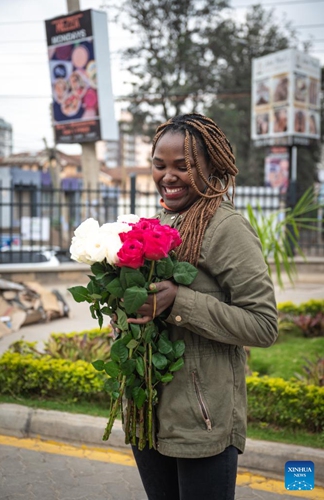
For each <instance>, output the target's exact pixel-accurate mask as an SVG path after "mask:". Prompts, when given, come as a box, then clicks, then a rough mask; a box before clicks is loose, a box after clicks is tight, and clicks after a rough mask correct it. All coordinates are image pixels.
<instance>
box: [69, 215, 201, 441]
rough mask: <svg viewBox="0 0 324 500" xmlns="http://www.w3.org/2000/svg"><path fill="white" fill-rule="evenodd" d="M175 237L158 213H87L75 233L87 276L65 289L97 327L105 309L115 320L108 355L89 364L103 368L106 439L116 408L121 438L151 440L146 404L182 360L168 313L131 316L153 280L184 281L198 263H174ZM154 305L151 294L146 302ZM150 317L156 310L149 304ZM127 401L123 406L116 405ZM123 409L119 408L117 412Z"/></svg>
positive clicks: (76, 255) (150, 406)
mask: <svg viewBox="0 0 324 500" xmlns="http://www.w3.org/2000/svg"><path fill="white" fill-rule="evenodd" d="M180 243H181V237H180V235H179V232H178V231H177V230H176V229H173V228H171V227H170V226H167V225H161V224H160V221H159V220H157V219H145V218H139V217H137V216H135V215H132V214H130V215H127V216H122V217H119V218H118V219H117V222H114V223H107V224H103V225H102V226H101V227H99V223H98V222H97V221H95V220H94V219H87V220H86V221H85V222H83V223H82V224H81V225H80V226H79V227H78V228H77V229H76V230H75V232H74V237H73V238H72V243H71V247H70V252H71V258H72V259H73V260H76V261H77V262H82V263H86V264H89V265H90V266H91V271H92V275H90V276H89V278H90V282H89V284H88V285H87V287H84V286H75V287H72V288H70V289H69V291H70V292H71V293H72V295H73V297H74V299H75V300H76V301H77V302H88V303H89V304H90V312H91V314H92V317H93V318H95V319H97V320H98V322H99V325H100V327H101V326H102V324H103V317H104V315H108V316H110V317H113V318H114V319H115V321H114V326H115V331H116V332H117V333H116V336H115V339H114V341H113V344H112V347H111V351H110V359H109V361H108V362H105V361H103V360H97V361H95V362H93V366H94V368H95V369H96V370H99V371H105V372H106V374H107V375H108V378H107V381H106V384H105V388H106V390H107V392H108V393H109V395H110V413H109V420H108V423H107V427H106V429H105V432H104V435H103V440H108V439H109V436H110V433H111V430H112V427H113V423H114V421H115V419H116V417H117V415H118V413H119V411H121V413H122V417H123V419H124V421H123V423H124V428H125V442H126V443H127V444H128V443H132V444H134V445H136V444H137V443H136V441H137V440H136V437H138V438H139V440H138V444H137V446H138V448H139V449H140V450H142V449H143V448H144V446H145V445H146V443H147V442H148V446H149V447H150V448H151V447H152V446H153V410H154V406H155V405H156V404H157V403H158V391H157V386H158V384H161V383H162V384H166V383H168V382H170V381H171V380H172V379H173V376H174V375H173V374H174V372H176V371H177V370H180V368H182V366H183V363H184V361H183V354H184V351H185V345H184V342H183V340H177V341H175V342H172V341H171V340H170V338H169V334H168V329H167V325H166V323H165V319H166V316H167V314H168V313H166V312H165V313H162V314H161V315H159V316H157V317H154V318H153V319H152V320H151V321H149V322H147V323H146V324H143V325H139V324H134V323H130V322H128V321H127V320H128V319H129V318H136V317H137V311H138V309H139V308H140V307H141V306H142V305H143V304H144V303H145V301H146V300H147V298H148V294H154V293H156V287H155V285H154V283H156V282H158V281H162V280H172V281H173V282H175V283H178V284H181V285H190V284H191V283H192V282H193V280H194V279H195V277H196V274H197V269H196V268H195V267H194V266H192V265H191V264H189V263H187V262H178V261H177V258H176V254H175V252H174V250H175V248H177V247H178V246H179V245H180ZM153 304H155V306H156V300H155V301H153ZM153 316H155V313H154V311H153ZM125 401H127V405H126V411H125V412H124V411H123V405H124V404H125ZM124 413H125V414H124Z"/></svg>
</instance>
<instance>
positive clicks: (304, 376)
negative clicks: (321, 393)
mask: <svg viewBox="0 0 324 500" xmlns="http://www.w3.org/2000/svg"><path fill="white" fill-rule="evenodd" d="M304 361H305V363H306V364H305V365H304V366H303V367H302V373H295V377H296V378H297V379H298V380H301V381H302V382H305V383H306V384H312V385H318V386H319V387H324V358H323V357H321V356H319V355H317V357H316V359H315V360H311V359H308V358H304Z"/></svg>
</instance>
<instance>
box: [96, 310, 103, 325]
mask: <svg viewBox="0 0 324 500" xmlns="http://www.w3.org/2000/svg"><path fill="white" fill-rule="evenodd" d="M97 316H98V323H99V327H100V328H101V327H102V325H103V315H102V314H101V312H100V311H98V310H97Z"/></svg>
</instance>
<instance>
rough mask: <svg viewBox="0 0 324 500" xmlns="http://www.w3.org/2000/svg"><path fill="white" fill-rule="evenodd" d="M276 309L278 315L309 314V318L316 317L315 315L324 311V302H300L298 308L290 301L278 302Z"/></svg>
mask: <svg viewBox="0 0 324 500" xmlns="http://www.w3.org/2000/svg"><path fill="white" fill-rule="evenodd" d="M277 307H278V311H279V314H289V315H293V316H299V315H300V314H309V315H311V316H316V314H317V313H319V312H323V311H324V300H321V299H311V300H308V301H307V302H302V303H301V304H299V305H298V306H297V305H296V304H294V303H293V302H291V301H287V302H280V303H279V304H278V306H277Z"/></svg>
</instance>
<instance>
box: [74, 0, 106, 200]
mask: <svg viewBox="0 0 324 500" xmlns="http://www.w3.org/2000/svg"><path fill="white" fill-rule="evenodd" d="M67 9H68V12H69V13H70V12H75V11H78V10H80V2H79V0H67ZM81 148H82V155H81V166H82V174H83V182H84V188H85V189H90V190H92V189H97V188H98V184H99V172H100V164H99V161H98V160H97V155H96V143H95V142H87V143H83V144H81ZM91 195H92V193H91V191H90V194H89V197H88V200H89V202H90V197H92V196H91ZM94 197H95V196H94Z"/></svg>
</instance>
